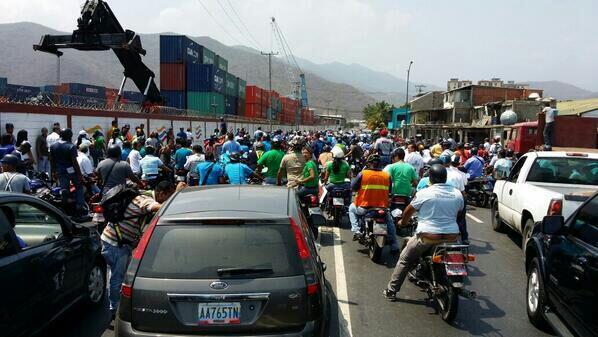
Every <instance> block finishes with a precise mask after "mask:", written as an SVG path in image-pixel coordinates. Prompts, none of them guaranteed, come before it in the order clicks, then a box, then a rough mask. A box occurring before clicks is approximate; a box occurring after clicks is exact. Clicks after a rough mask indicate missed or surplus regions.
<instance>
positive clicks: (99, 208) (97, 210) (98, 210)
mask: <svg viewBox="0 0 598 337" xmlns="http://www.w3.org/2000/svg"><path fill="white" fill-rule="evenodd" d="M92 212H93V213H104V207H102V205H100V204H93V208H92Z"/></svg>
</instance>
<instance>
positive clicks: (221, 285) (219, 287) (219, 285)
mask: <svg viewBox="0 0 598 337" xmlns="http://www.w3.org/2000/svg"><path fill="white" fill-rule="evenodd" d="M210 288H212V289H216V290H223V289H226V288H228V283H226V282H221V281H216V282H212V283H210Z"/></svg>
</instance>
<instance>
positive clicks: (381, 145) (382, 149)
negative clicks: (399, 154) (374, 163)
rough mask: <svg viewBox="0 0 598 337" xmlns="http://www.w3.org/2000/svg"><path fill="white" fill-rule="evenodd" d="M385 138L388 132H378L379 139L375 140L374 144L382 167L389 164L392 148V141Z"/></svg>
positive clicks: (385, 130) (384, 130)
mask: <svg viewBox="0 0 598 337" xmlns="http://www.w3.org/2000/svg"><path fill="white" fill-rule="evenodd" d="M387 136H388V130H387V129H383V130H382V131H380V138H378V139H376V143H374V150H376V153H377V154H379V155H380V160H381V164H382V166H386V165H388V164H390V155H391V152H392V148H393V143H392V140H390V139H388V138H387Z"/></svg>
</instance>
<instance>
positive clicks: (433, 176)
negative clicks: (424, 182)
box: [428, 164, 446, 184]
mask: <svg viewBox="0 0 598 337" xmlns="http://www.w3.org/2000/svg"><path fill="white" fill-rule="evenodd" d="M428 176H429V177H430V182H431V183H432V184H444V183H446V168H445V167H444V166H442V165H440V164H434V165H432V166H430V169H429V170H428Z"/></svg>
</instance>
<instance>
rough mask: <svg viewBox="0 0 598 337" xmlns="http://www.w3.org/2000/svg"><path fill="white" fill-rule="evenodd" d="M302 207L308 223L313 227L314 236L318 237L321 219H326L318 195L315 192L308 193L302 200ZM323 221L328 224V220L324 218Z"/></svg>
mask: <svg viewBox="0 0 598 337" xmlns="http://www.w3.org/2000/svg"><path fill="white" fill-rule="evenodd" d="M300 202H301V209H302V211H303V214H304V215H305V216H306V218H307V223H308V225H309V227H310V228H311V230H312V232H313V234H314V237H315V238H316V239H317V238H318V225H321V222H322V221H320V220H321V219H324V218H323V216H322V210H321V209H320V203H319V200H318V196H317V195H314V194H308V195H306V196H305V197H304V198H303V199H302V200H301V201H300ZM323 223H324V224H326V220H325V219H324V220H323Z"/></svg>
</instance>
